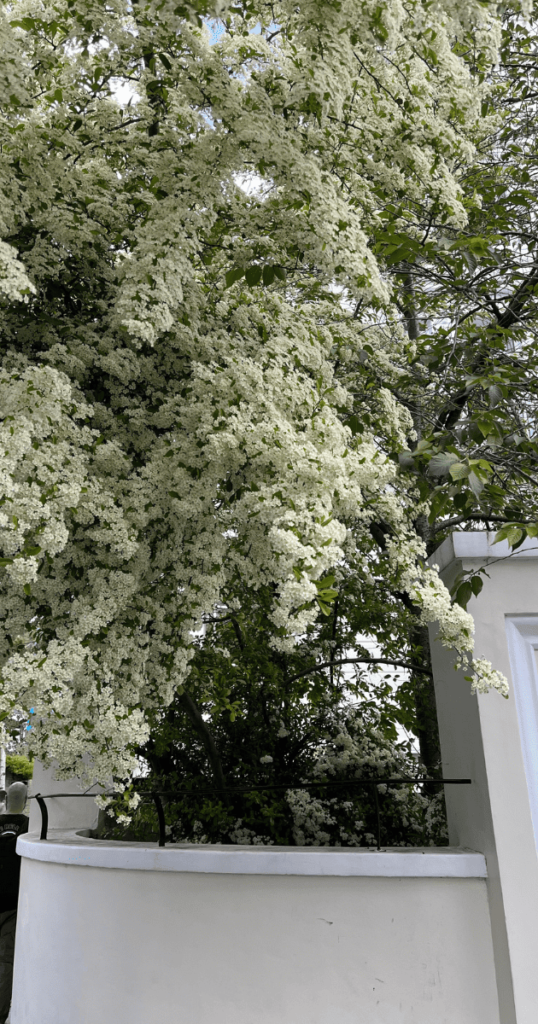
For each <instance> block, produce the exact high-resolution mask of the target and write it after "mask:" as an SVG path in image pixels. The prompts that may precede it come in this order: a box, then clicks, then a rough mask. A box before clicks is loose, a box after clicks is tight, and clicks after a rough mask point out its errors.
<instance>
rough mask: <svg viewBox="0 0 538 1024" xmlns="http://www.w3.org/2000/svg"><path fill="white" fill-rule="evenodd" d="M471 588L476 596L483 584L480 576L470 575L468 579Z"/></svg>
mask: <svg viewBox="0 0 538 1024" xmlns="http://www.w3.org/2000/svg"><path fill="white" fill-rule="evenodd" d="M469 582H470V584H471V588H472V591H473V594H474V596H475V597H478V595H479V593H480V591H481V590H482V587H483V586H484V580H483V579H482V577H481V576H471V579H470V580H469Z"/></svg>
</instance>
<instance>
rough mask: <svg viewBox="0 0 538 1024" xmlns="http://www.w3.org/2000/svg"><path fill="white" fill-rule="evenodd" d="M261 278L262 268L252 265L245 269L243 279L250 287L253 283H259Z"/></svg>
mask: <svg viewBox="0 0 538 1024" xmlns="http://www.w3.org/2000/svg"><path fill="white" fill-rule="evenodd" d="M261 279H262V268H261V267H259V266H253V267H249V268H248V270H246V271H245V281H246V282H247V284H248V285H250V286H251V287H254V286H255V285H257V284H259V283H260V281H261Z"/></svg>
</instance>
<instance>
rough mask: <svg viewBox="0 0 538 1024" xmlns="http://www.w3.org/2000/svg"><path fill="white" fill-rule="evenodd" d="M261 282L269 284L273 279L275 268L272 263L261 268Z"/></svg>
mask: <svg viewBox="0 0 538 1024" xmlns="http://www.w3.org/2000/svg"><path fill="white" fill-rule="evenodd" d="M262 276H263V283H264V285H270V284H272V283H273V281H274V279H275V268H274V266H273V265H272V264H267V266H265V267H264V268H263V275H262Z"/></svg>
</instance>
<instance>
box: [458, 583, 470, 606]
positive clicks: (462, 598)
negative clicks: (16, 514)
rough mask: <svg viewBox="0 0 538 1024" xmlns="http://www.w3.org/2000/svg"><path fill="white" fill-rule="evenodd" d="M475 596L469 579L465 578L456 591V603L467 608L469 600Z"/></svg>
mask: <svg viewBox="0 0 538 1024" xmlns="http://www.w3.org/2000/svg"><path fill="white" fill-rule="evenodd" d="M472 596H473V588H472V586H471V584H470V583H469V580H465V582H464V583H461V584H460V586H459V587H458V589H457V591H456V604H459V605H460V606H461V607H462V608H467V602H468V601H469V599H470V598H471V597H472Z"/></svg>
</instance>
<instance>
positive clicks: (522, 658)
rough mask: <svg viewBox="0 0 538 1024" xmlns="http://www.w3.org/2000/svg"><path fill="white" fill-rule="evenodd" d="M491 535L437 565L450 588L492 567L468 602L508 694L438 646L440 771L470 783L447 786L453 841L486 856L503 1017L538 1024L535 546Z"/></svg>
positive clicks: (456, 543) (446, 552)
mask: <svg viewBox="0 0 538 1024" xmlns="http://www.w3.org/2000/svg"><path fill="white" fill-rule="evenodd" d="M493 536H494V535H493V534H487V533H485V532H483V533H476V534H474V535H473V534H466V535H464V534H460V535H458V534H454V535H453V536H452V537H451V538H449V539H448V540H446V541H445V542H444V544H443V545H442V546H441V547H440V548H439V549H438V551H437V552H436V553H435V554H434V555H433V556H432V559H431V561H432V562H434V563H436V564H437V565H438V566H439V567H440V570H441V575H442V576H443V578H444V579H445V581H446V582H447V583H448V584H449V585H450V584H451V582H452V581H453V580H454V578H455V577H456V575H457V574H458V572H461V571H462V570H463V571H470V570H476V569H478V568H479V567H480V566H485V567H486V569H487V572H488V576H487V577H484V587H483V590H482V592H481V594H480V595H479V596H478V597H473V598H471V600H470V602H469V605H468V610H469V611H470V612H471V614H472V615H473V618H474V622H475V651H476V655H477V656H478V657H480V656H483V657H486V658H488V659H489V660H490V661H491V662H492V663H493V665H494V667H495V668H497V669H499V670H501V671H502V672H504V673H505V675H506V676H507V677H508V680H509V682H510V689H511V692H510V697H509V699H508V700H505V699H504V698H503V697H501V696H500V694H498V693H497V692H490V693H487V694H480V695H478V696H473V695H472V694H471V692H470V684H469V682H468V681H467V680H465V679H464V678H463V674H462V673H459V672H458V673H456V672H454V669H453V663H454V655H453V653H452V652H450V651H447V650H446V649H445V648H443V647H442V646H441V644H440V643H436V642H435V640H434V642H433V643H432V663H433V671H434V680H435V689H436V699H437V709H438V719H439V728H440V738H441V750H442V758H443V773H444V774H445V775H446V776H447V777H450V776H452V777H456V776H459V777H463V776H467V777H470V778H471V779H472V781H473V785H471V786H461V787H460V786H458V787H451V786H447V787H446V789H445V795H446V803H447V811H448V818H449V831H450V842H451V843H452V844H454V845H458V846H466V847H470V848H472V849H474V850H480V851H482V852H483V853H484V854H485V856H486V860H487V865H488V882H487V885H488V894H489V904H490V912H491V921H492V931H493V944H494V953H495V964H496V973H497V986H498V993H499V1006H500V1016H501V1021H502V1024H536V1021H537V1020H538V971H537V970H536V953H537V950H538V857H537V848H536V840H535V829H534V825H535V823H536V825H537V826H538V804H537V803H536V798H537V795H538V794H537V791H536V780H535V778H534V766H535V765H536V764H538V714H537V710H538V673H537V670H536V655H535V649H536V648H538V542H537V541H535V540H532V541H529V540H527V541H526V542H525V544H524V545H522V547H521V548H520V549H518V551H517V552H515V553H514V554H512V555H511V554H510V552H509V549H508V546H507V544H506V543H503V544H498V545H493V543H492V542H493ZM435 635H436V629H435V628H432V630H431V636H432V639H434V638H435ZM533 812H534V813H533Z"/></svg>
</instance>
